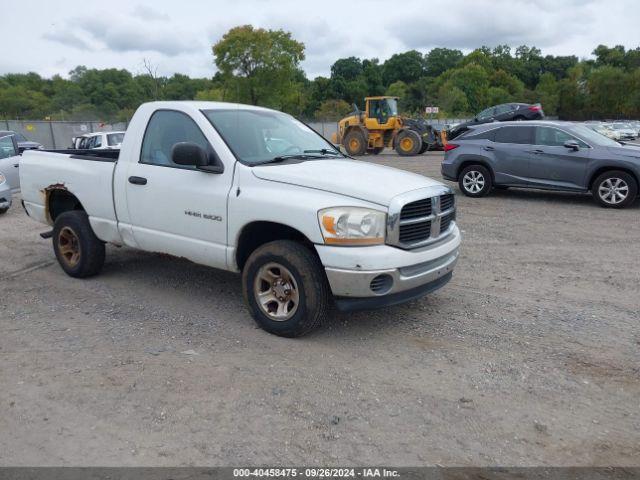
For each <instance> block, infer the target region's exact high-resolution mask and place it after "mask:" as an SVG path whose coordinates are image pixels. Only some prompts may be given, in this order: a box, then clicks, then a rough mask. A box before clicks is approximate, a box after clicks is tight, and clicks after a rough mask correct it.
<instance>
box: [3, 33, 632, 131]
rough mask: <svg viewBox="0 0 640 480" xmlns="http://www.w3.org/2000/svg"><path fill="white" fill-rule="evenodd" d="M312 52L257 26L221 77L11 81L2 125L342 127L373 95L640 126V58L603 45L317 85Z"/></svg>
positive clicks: (354, 72)
mask: <svg viewBox="0 0 640 480" xmlns="http://www.w3.org/2000/svg"><path fill="white" fill-rule="evenodd" d="M304 51H305V46H304V44H302V43H301V42H298V41H297V40H295V39H294V38H293V37H292V35H291V34H290V33H289V32H285V31H283V30H265V29H261V28H254V27H252V26H251V25H244V26H240V27H235V28H232V29H231V30H229V31H228V32H227V33H226V34H225V35H224V36H223V37H222V38H221V39H220V40H219V41H218V42H217V43H216V44H215V45H213V47H212V54H213V59H214V61H215V64H216V66H217V69H218V71H217V73H216V74H215V75H213V76H212V77H211V78H190V77H188V76H186V75H182V74H179V73H176V74H174V75H173V76H171V77H165V76H159V75H157V67H155V66H154V65H153V64H151V63H150V62H148V61H146V60H145V61H144V69H143V70H144V71H143V72H142V73H136V74H132V73H131V72H129V71H127V70H124V69H116V68H108V69H101V70H99V69H90V68H87V67H85V66H78V67H76V68H75V69H73V70H72V71H71V72H69V76H68V78H63V77H61V76H59V75H56V76H54V77H52V78H42V77H41V76H40V75H38V74H37V73H27V74H16V73H12V74H6V75H3V76H0V115H1V116H2V117H3V118H7V119H14V118H23V119H31V120H36V119H45V118H46V119H52V120H96V119H99V120H103V121H124V120H127V119H129V118H130V117H131V115H132V114H133V112H134V110H135V109H136V108H137V107H138V106H139V105H140V104H141V103H143V102H146V101H151V100H192V99H196V100H218V101H228V102H240V103H249V104H254V105H263V106H267V107H272V108H276V109H279V110H283V111H286V112H289V113H291V114H294V115H296V116H299V117H303V118H306V119H313V118H315V119H321V120H336V119H338V118H340V117H341V116H343V115H344V114H346V113H347V112H348V111H350V110H351V105H352V104H354V103H355V104H356V105H358V106H359V107H360V108H363V99H364V97H365V96H371V95H394V96H398V97H400V102H399V107H400V110H401V111H402V112H403V113H405V114H408V115H421V114H422V112H424V107H425V106H431V105H435V106H439V107H440V112H441V113H440V116H441V117H447V116H449V117H452V116H456V117H465V116H470V115H473V114H475V113H477V112H479V111H481V110H482V109H484V108H486V107H488V106H491V105H495V104H499V103H505V102H526V103H537V102H540V103H541V104H542V106H543V108H544V110H545V112H546V113H547V114H548V115H556V116H558V117H560V118H561V119H566V120H586V119H607V118H640V47H637V48H635V49H629V50H627V49H625V47H623V46H620V45H618V46H614V47H608V46H605V45H599V46H598V47H597V48H595V50H594V51H593V56H594V58H593V59H578V57H576V56H573V55H570V56H554V55H544V56H543V55H542V52H541V51H540V50H539V49H538V48H536V47H529V46H524V45H523V46H520V47H517V48H516V49H515V50H512V48H511V47H509V46H508V45H499V46H497V47H495V48H488V47H480V48H477V49H475V50H473V51H472V52H470V53H468V54H464V53H463V52H462V51H460V50H456V49H449V48H434V49H432V50H430V51H428V52H425V53H422V52H419V51H417V50H410V51H407V52H402V53H397V54H394V55H392V56H391V57H390V58H388V59H387V60H385V61H383V62H381V61H379V59H377V58H371V59H361V58H357V57H348V58H340V59H338V60H336V61H335V63H334V64H333V65H331V70H330V71H331V73H330V76H329V77H323V76H320V77H316V78H315V79H313V80H310V79H308V78H307V77H306V75H305V73H304V71H303V70H302V69H301V67H300V64H301V62H302V61H303V60H304V59H305V53H304Z"/></svg>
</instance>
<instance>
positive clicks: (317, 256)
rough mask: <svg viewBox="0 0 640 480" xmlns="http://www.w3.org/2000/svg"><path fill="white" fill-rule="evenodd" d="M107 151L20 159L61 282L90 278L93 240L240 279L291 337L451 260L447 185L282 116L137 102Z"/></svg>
mask: <svg viewBox="0 0 640 480" xmlns="http://www.w3.org/2000/svg"><path fill="white" fill-rule="evenodd" d="M273 139H278V141H277V142H274V141H273ZM273 149H277V150H278V153H276V154H274V153H273ZM111 153H113V154H116V152H109V151H96V152H87V151H83V152H80V153H78V154H62V153H52V152H36V151H33V152H32V151H29V152H26V153H25V154H24V156H23V159H22V162H21V167H20V168H21V170H20V177H21V181H22V196H23V200H24V207H25V209H26V211H27V213H28V214H29V216H30V217H31V218H32V219H35V220H37V221H40V222H42V223H45V224H49V225H51V226H52V227H53V230H52V232H51V236H52V238H53V249H54V252H55V255H56V257H57V259H58V261H59V263H60V265H61V267H62V269H63V270H64V271H65V272H66V273H67V274H68V275H70V276H73V277H87V276H90V275H95V274H97V273H98V272H99V271H100V269H101V267H102V264H103V262H104V258H105V247H104V244H105V243H112V244H115V245H126V246H129V247H133V248H138V249H141V250H146V251H150V252H162V253H167V254H171V255H175V256H177V257H184V258H187V259H189V260H191V261H193V262H196V263H200V264H204V265H209V266H211V267H216V268H220V269H224V270H230V271H234V272H239V273H240V272H241V273H242V287H243V293H244V298H245V300H246V303H247V305H248V308H249V311H250V313H251V315H252V316H253V318H254V319H255V320H256V322H257V323H258V324H259V325H260V326H261V327H262V328H264V329H265V330H267V331H269V332H271V333H274V334H277V335H282V336H288V337H294V336H299V335H303V334H305V333H306V332H308V331H310V330H311V329H313V328H314V327H316V326H317V325H318V324H320V323H321V321H322V319H323V317H325V316H326V313H327V311H328V309H329V307H330V305H331V304H335V305H336V306H337V307H338V308H339V309H342V310H354V309H363V308H374V307H382V306H386V305H393V304H397V303H402V302H407V301H409V300H412V299H415V298H418V297H421V296H423V295H426V294H427V293H430V292H433V291H435V290H437V289H439V288H441V287H443V286H444V285H445V284H446V283H447V282H448V281H449V280H450V279H451V276H452V272H453V268H454V265H455V264H456V262H457V259H458V248H459V245H460V231H459V230H458V227H457V225H456V222H455V214H456V209H455V197H454V195H453V191H452V190H451V189H450V188H449V187H447V186H446V185H444V184H442V183H440V182H438V181H435V180H432V179H429V178H426V177H423V176H422V175H417V174H414V173H409V172H406V171H402V170H397V169H394V168H390V167H384V166H379V165H374V164H370V163H366V162H361V161H355V160H351V159H348V158H346V157H344V156H343V155H342V154H341V153H340V152H339V151H338V150H337V149H336V148H335V146H334V145H333V144H331V143H329V142H328V141H327V140H325V139H324V138H323V137H322V136H320V135H319V134H317V133H316V132H315V131H313V130H312V129H310V128H309V127H307V126H306V125H305V124H303V123H301V122H299V121H298V120H296V119H294V118H293V117H291V116H290V115H287V114H284V113H281V112H277V111H274V110H269V109H266V108H260V107H255V106H247V105H236V104H227V103H217V102H153V103H147V104H144V105H142V106H140V108H138V110H137V111H136V113H135V115H134V117H133V119H132V120H131V124H130V126H129V128H128V130H127V135H126V137H125V140H124V142H123V144H122V149H121V150H120V152H119V157H117V160H116V158H114V157H116V155H113V154H111ZM91 160H94V161H91ZM212 301H215V298H212Z"/></svg>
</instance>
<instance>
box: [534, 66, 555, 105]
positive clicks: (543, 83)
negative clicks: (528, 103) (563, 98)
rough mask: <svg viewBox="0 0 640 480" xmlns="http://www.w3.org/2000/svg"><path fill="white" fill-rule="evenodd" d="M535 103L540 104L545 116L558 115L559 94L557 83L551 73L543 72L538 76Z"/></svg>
mask: <svg viewBox="0 0 640 480" xmlns="http://www.w3.org/2000/svg"><path fill="white" fill-rule="evenodd" d="M535 93H536V98H537V101H538V102H540V103H541V104H542V108H543V109H544V111H545V113H546V114H547V115H556V114H557V113H558V105H559V103H560V92H559V88H558V81H557V80H556V77H555V76H554V75H553V74H552V73H551V72H545V73H543V74H542V75H540V81H539V82H538V85H537V86H536V91H535Z"/></svg>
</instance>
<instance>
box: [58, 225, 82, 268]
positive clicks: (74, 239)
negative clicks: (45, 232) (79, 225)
mask: <svg viewBox="0 0 640 480" xmlns="http://www.w3.org/2000/svg"><path fill="white" fill-rule="evenodd" d="M58 251H59V252H60V255H61V256H62V258H63V259H64V262H65V263H66V264H67V265H68V266H70V267H75V266H76V265H77V264H78V262H79V261H80V239H79V238H78V235H77V234H76V232H74V231H73V230H72V229H71V228H69V227H64V228H63V229H62V230H60V234H59V235H58Z"/></svg>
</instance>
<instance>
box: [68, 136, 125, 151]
mask: <svg viewBox="0 0 640 480" xmlns="http://www.w3.org/2000/svg"><path fill="white" fill-rule="evenodd" d="M124 133H125V132H94V133H86V134H84V135H81V136H79V137H74V138H73V139H72V147H71V148H73V149H80V150H118V149H120V146H121V145H122V140H123V139H124Z"/></svg>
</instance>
